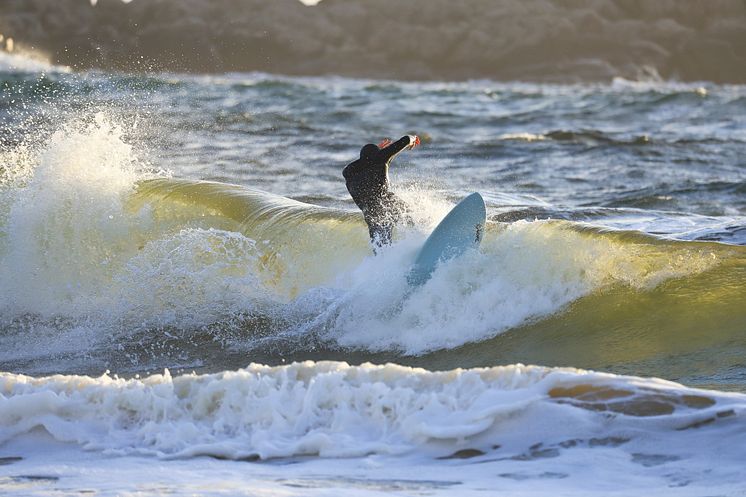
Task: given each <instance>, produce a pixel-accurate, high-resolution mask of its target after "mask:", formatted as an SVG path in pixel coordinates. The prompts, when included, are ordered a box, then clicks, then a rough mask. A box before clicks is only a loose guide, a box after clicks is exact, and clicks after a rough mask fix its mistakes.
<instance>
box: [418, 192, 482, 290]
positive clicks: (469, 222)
mask: <svg viewBox="0 0 746 497" xmlns="http://www.w3.org/2000/svg"><path fill="white" fill-rule="evenodd" d="M486 222H487V208H486V207H485V205H484V199H483V198H482V196H481V195H480V194H479V193H472V194H471V195H469V196H467V197H466V198H464V199H463V200H462V201H461V202H459V203H458V204H457V205H456V207H454V208H453V209H451V211H450V212H449V213H448V214H447V215H446V217H444V218H443V220H442V221H441V222H440V224H438V226H437V227H436V228H435V230H433V232H432V233H431V234H430V236H429V237H428V238H427V240H425V244H424V245H423V246H422V248H421V249H420V251H419V253H418V254H417V257H416V258H415V260H414V264H413V266H412V269H411V271H410V272H409V274H408V275H407V281H408V282H409V284H410V285H412V286H419V285H422V284H423V283H425V282H426V281H427V280H429V279H430V277H431V276H432V274H433V271H435V267H436V266H437V265H438V263H439V262H442V261H447V260H450V259H453V258H454V257H458V256H460V255H461V254H463V253H464V252H465V251H466V250H467V249H469V248H476V247H478V246H479V243H480V242H481V241H482V234H483V233H484V225H485V223H486Z"/></svg>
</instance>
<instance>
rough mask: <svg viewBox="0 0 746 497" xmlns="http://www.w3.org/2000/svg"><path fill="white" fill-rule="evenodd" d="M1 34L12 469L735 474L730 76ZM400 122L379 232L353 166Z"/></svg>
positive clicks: (741, 255)
mask: <svg viewBox="0 0 746 497" xmlns="http://www.w3.org/2000/svg"><path fill="white" fill-rule="evenodd" d="M2 57H3V58H0V132H1V134H0V140H1V145H0V159H1V160H0V261H1V264H0V490H2V493H3V495H19V496H20V495H24V496H25V495H82V494H90V493H92V494H94V495H171V494H177V495H193V494H196V495H341V494H344V495H366V496H367V495H382V494H391V493H394V494H397V495H494V494H496V493H504V494H506V495H548V494H551V495H600V494H604V495H649V494H650V493H651V492H653V491H654V492H656V493H658V494H661V495H687V496H705V495H727V496H737V495H744V494H745V493H746V473H745V472H744V469H743V468H744V461H746V449H745V448H744V447H746V443H744V442H746V361H745V359H744V358H745V357H746V248H745V247H744V245H746V158H745V157H746V156H745V155H744V152H746V87H745V86H738V85H731V86H727V85H715V84H712V83H686V84H683V83H673V82H659V81H651V82H645V81H643V82H640V81H627V80H623V79H616V80H614V81H613V82H610V83H604V84H588V83H586V84H573V85H550V84H529V83H518V82H515V83H505V82H503V83H498V82H494V81H489V80H473V81H467V82H459V83H444V82H428V83H417V82H396V81H375V80H363V79H346V78H341V77H331V76H328V77H313V78H300V77H283V76H275V75H270V74H264V73H229V74H221V75H209V76H194V75H183V74H176V73H150V74H147V75H131V74H120V73H111V72H100V71H88V72H82V73H81V72H71V71H68V70H66V69H65V68H62V67H56V66H49V65H46V64H43V63H38V62H33V61H30V60H27V59H19V58H18V57H11V56H8V55H3V56H2ZM411 133H415V134H418V135H419V136H420V137H421V138H422V146H421V147H419V148H417V149H414V150H412V151H410V152H406V153H404V154H402V155H401V156H399V157H398V158H397V159H396V161H395V162H394V163H393V165H392V167H391V181H392V184H393V187H394V189H395V191H396V192H397V193H398V194H399V195H400V196H401V197H402V198H403V199H404V200H405V201H406V202H407V204H408V206H409V208H410V209H411V211H412V213H413V217H414V219H415V224H414V226H402V227H400V228H399V229H398V230H397V232H396V233H395V242H394V244H393V245H392V246H391V247H389V248H387V249H385V250H383V251H381V253H379V254H378V255H375V256H374V255H373V253H372V251H371V249H370V245H369V243H368V240H367V229H366V227H365V224H364V222H363V220H362V216H361V215H360V214H359V212H358V211H357V210H356V209H355V206H354V204H353V203H352V201H351V199H350V198H349V196H348V194H347V192H346V189H345V186H344V182H343V179H342V176H341V170H342V168H343V167H344V166H345V165H346V164H347V163H348V162H350V161H352V160H353V159H355V158H356V157H357V155H358V153H359V149H360V147H361V146H362V145H363V144H365V143H368V142H378V141H380V140H381V139H382V138H385V137H389V138H394V139H395V138H398V137H399V136H401V135H403V134H411ZM472 191H479V192H481V193H482V194H483V196H484V197H485V199H486V202H487V209H488V226H487V229H486V233H485V238H484V240H483V243H482V245H481V247H480V249H479V250H478V251H472V252H469V253H467V254H466V255H464V256H463V257H461V258H459V259H457V260H453V261H450V262H448V263H444V264H442V265H441V266H439V267H438V269H437V270H436V272H435V273H434V276H433V278H432V279H431V280H430V281H428V282H427V283H426V284H425V285H423V286H422V287H420V288H418V289H416V290H415V291H410V289H409V288H408V285H407V283H406V273H407V270H408V267H409V265H410V264H411V262H412V260H413V258H414V255H415V253H416V251H417V249H418V247H419V246H420V245H421V244H422V243H423V241H424V240H425V238H426V237H427V235H428V233H429V232H430V230H432V228H433V227H434V226H435V225H436V224H437V223H438V222H439V220H440V219H442V217H443V216H444V215H445V214H446V213H447V212H448V210H449V209H450V208H451V207H452V206H453V205H455V203H456V202H458V200H459V199H460V198H462V197H463V196H465V195H466V194H468V193H470V192H472Z"/></svg>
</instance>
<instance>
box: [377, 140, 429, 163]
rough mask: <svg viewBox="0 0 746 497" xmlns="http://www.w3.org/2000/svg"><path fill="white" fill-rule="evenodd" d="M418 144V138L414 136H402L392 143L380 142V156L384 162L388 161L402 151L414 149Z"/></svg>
mask: <svg viewBox="0 0 746 497" xmlns="http://www.w3.org/2000/svg"><path fill="white" fill-rule="evenodd" d="M419 144H420V138H419V137H418V136H416V135H404V136H402V137H401V138H399V139H398V140H396V141H395V142H394V143H390V142H389V141H388V140H384V141H383V142H381V145H379V146H380V147H381V154H383V158H384V160H385V161H386V162H388V161H390V160H391V159H393V158H394V157H396V155H397V154H398V153H399V152H401V151H402V150H407V149H411V148H414V147H416V146H417V145H419Z"/></svg>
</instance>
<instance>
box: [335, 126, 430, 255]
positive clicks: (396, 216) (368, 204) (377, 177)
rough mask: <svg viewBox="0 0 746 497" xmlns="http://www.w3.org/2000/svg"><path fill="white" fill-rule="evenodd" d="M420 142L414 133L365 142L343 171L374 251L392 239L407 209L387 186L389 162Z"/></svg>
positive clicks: (348, 189)
mask: <svg viewBox="0 0 746 497" xmlns="http://www.w3.org/2000/svg"><path fill="white" fill-rule="evenodd" d="M419 144H420V139H419V137H417V136H415V135H406V136H403V137H401V138H400V139H398V140H397V141H395V142H393V143H392V142H391V140H389V139H388V138H387V139H385V140H383V141H382V142H381V143H380V144H378V145H374V144H372V143H368V144H367V145H365V146H364V147H363V148H362V149H360V158H359V159H357V160H356V161H354V162H351V163H350V164H348V165H347V166H346V167H345V168H344V170H343V171H342V174H343V175H344V178H345V183H346V184H347V191H349V192H350V195H351V196H352V200H354V201H355V204H357V206H358V207H360V210H361V211H363V217H364V218H365V222H366V223H367V224H368V232H369V233H370V240H371V242H372V243H373V246H374V251H375V247H382V246H383V245H388V244H390V243H391V231H392V229H393V228H394V225H396V224H397V223H398V222H399V221H400V220H401V217H402V215H403V214H404V212H405V211H406V208H405V205H404V202H402V201H401V200H400V199H399V198H398V197H397V196H396V195H394V193H393V192H392V191H391V190H390V189H389V164H390V163H391V161H392V160H393V159H394V157H396V156H397V155H398V154H399V153H400V152H402V151H404V150H410V149H412V148H414V147H416V146H417V145H419Z"/></svg>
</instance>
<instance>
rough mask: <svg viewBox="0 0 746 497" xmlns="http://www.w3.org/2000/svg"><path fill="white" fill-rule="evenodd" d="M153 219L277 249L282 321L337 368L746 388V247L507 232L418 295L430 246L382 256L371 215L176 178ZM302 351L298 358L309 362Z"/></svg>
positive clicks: (150, 199)
mask: <svg viewBox="0 0 746 497" xmlns="http://www.w3.org/2000/svg"><path fill="white" fill-rule="evenodd" d="M146 205H147V206H148V208H149V209H151V212H152V215H153V216H154V218H156V219H158V223H159V225H160V226H180V227H184V226H197V225H200V226H202V227H206V226H209V227H213V228H220V229H226V230H235V231H239V232H241V233H243V234H244V235H245V236H246V237H248V238H250V239H253V240H255V241H256V242H257V245H258V246H261V247H263V248H262V254H261V256H260V257H258V258H257V260H256V267H255V268H253V269H252V270H253V271H256V272H257V274H258V275H259V276H260V280H261V282H262V284H263V285H265V286H266V288H267V289H268V290H270V291H271V293H272V294H273V295H274V296H275V297H276V298H278V299H279V300H281V301H282V302H284V305H285V306H286V307H284V308H283V310H282V312H287V313H295V314H297V313H300V314H301V315H303V317H302V318H301V320H300V321H301V322H302V323H303V325H302V326H301V328H303V331H304V333H312V334H314V336H316V337H320V339H321V342H322V347H321V350H325V352H321V355H322V356H324V357H337V358H340V357H343V358H345V359H346V360H348V361H349V360H352V361H353V362H354V361H356V360H360V361H362V360H369V359H373V360H393V359H395V360H397V361H398V362H404V363H410V364H413V365H422V366H427V367H429V368H452V367H456V366H460V367H467V366H486V365H494V364H499V363H505V364H510V363H516V362H524V363H537V364H544V365H551V366H554V365H573V366H578V367H585V368H596V369H604V370H611V371H617V372H625V373H634V374H645V375H653V376H663V377H666V378H673V379H681V380H687V379H688V378H689V377H697V376H700V375H701V374H703V373H706V374H707V376H709V377H717V376H718V375H721V376H722V381H723V383H724V384H725V387H726V388H727V385H728V384H729V383H730V382H733V383H734V384H735V383H737V382H738V378H729V377H728V371H729V369H730V368H735V367H737V365H738V364H739V361H740V358H741V357H743V352H744V351H746V333H744V332H746V291H744V288H745V286H746V248H744V247H741V246H731V245H725V244H720V243H714V242H685V241H676V240H665V239H658V238H654V237H651V236H648V235H643V234H640V233H637V232H619V231H605V230H600V229H597V228H591V227H588V226H585V225H581V224H577V223H570V222H559V221H557V222H552V221H550V222H533V223H525V222H518V223H513V224H511V225H504V224H496V223H493V224H491V225H490V226H489V227H488V230H487V231H488V232H487V235H486V237H485V240H484V242H483V245H482V248H481V253H479V254H471V255H467V256H465V257H464V258H463V259H465V260H461V261H457V262H454V263H451V264H446V265H444V266H443V267H441V268H440V269H439V270H438V271H437V272H436V275H435V276H434V278H433V281H432V282H431V283H428V284H427V285H425V286H424V287H423V288H422V289H420V290H418V291H417V292H415V293H414V294H411V295H409V294H407V291H406V290H405V289H403V288H402V287H401V286H400V285H401V281H400V278H399V277H398V276H396V275H394V276H392V275H391V274H389V273H401V274H402V275H403V274H404V273H405V272H406V269H407V261H408V260H409V259H408V258H411V256H412V254H413V253H414V251H415V250H416V247H417V246H418V244H419V243H421V240H422V239H423V237H424V236H425V234H424V233H420V232H416V231H414V232H411V231H410V232H407V231H406V230H405V231H403V232H402V233H400V234H399V236H400V240H399V241H398V242H397V243H396V244H395V246H394V247H393V248H392V249H391V251H390V252H391V253H388V254H384V255H383V256H381V257H378V258H373V257H371V255H370V249H369V247H368V244H367V236H366V235H367V232H366V229H365V225H364V224H363V222H362V219H361V217H360V216H359V215H358V214H357V213H351V212H347V211H343V210H336V209H330V208H322V207H317V206H311V205H308V204H303V203H300V202H295V201H291V200H288V199H285V198H283V197H277V196H272V195H269V194H266V193H263V192H260V191H256V190H251V189H247V188H244V187H239V186H233V185H224V184H219V183H206V182H190V181H183V180H170V179H157V180H149V181H145V182H142V183H140V184H139V186H138V188H137V191H136V193H135V194H134V195H133V196H132V197H131V199H130V201H129V203H128V207H129V209H130V210H132V211H133V212H134V211H138V210H141V209H143V208H144V206H146ZM378 259H380V260H378ZM376 263H379V265H378V266H377V264H376ZM361 266H362V267H363V268H365V267H366V266H367V269H364V270H361V269H360V267H361ZM371 267H373V268H375V270H373V271H370V268H371ZM361 273H362V274H361ZM366 277H367V278H368V281H367V282H366ZM498 281H499V284H497V283H496V282H498ZM381 285H385V286H386V287H387V288H388V289H389V290H390V293H392V294H397V292H398V295H396V296H395V297H396V298H391V299H388V300H387V299H378V300H376V298H374V297H372V293H371V292H373V290H370V292H369V291H368V290H367V289H366V287H368V286H369V287H372V288H373V289H374V290H375V289H379V288H380V286H381ZM319 287H324V288H335V287H341V288H342V289H344V292H343V297H339V299H338V300H337V301H335V302H334V303H330V302H329V301H323V302H319V301H316V302H315V305H310V306H308V301H309V300H314V297H316V296H317V295H316V293H317V292H318V291H319ZM301 303H302V304H303V305H301ZM366 306H367V307H366ZM371 309H372V310H371ZM449 313H450V314H449ZM319 316H322V317H323V319H321V320H320V321H319V320H318V317H319ZM309 323H311V324H310V325H309ZM456 323H462V324H461V325H460V326H457V325H456ZM295 324H296V325H297V322H296V323H295ZM251 325H253V324H250V326H251ZM275 325H277V323H276V322H275ZM279 328H282V326H279ZM286 338H287V336H286ZM306 338H307V337H306ZM295 339H297V340H300V338H298V337H297V336H296V338H295ZM340 346H342V347H343V350H344V352H342V351H341V350H340V349H339V347H340ZM295 350H297V349H295V348H293V347H291V348H290V349H289V350H286V354H287V356H288V357H293V356H294V355H297V357H298V358H300V357H305V356H304V355H303V353H302V352H296V351H295ZM720 388H723V385H720Z"/></svg>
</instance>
